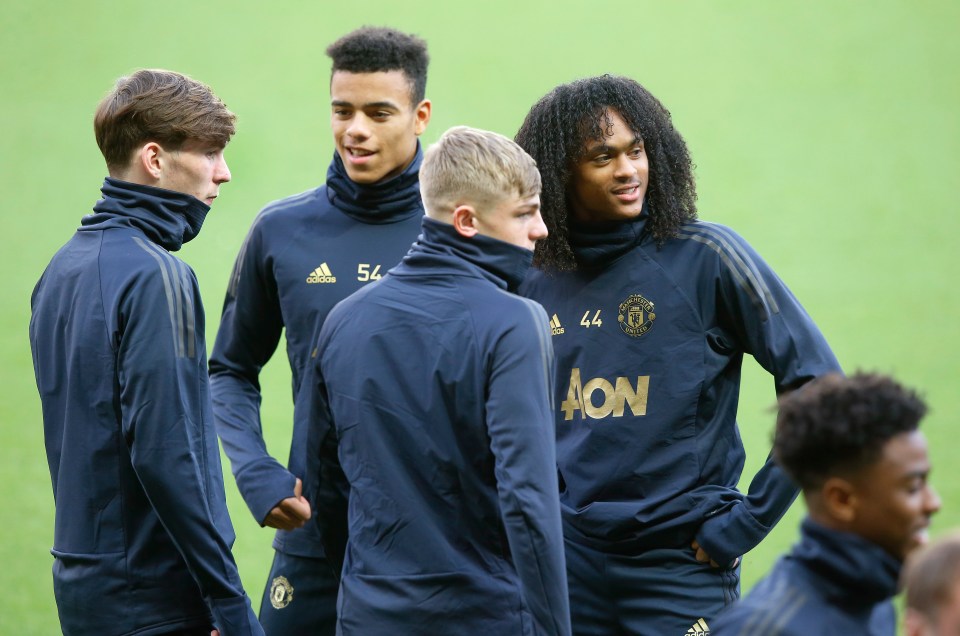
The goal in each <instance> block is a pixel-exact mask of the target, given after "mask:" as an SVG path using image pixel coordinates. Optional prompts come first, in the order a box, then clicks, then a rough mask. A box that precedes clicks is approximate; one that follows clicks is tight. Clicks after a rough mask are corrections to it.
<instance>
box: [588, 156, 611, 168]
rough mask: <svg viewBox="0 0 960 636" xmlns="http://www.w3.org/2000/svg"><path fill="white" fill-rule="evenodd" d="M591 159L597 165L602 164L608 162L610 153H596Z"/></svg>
mask: <svg viewBox="0 0 960 636" xmlns="http://www.w3.org/2000/svg"><path fill="white" fill-rule="evenodd" d="M591 161H592V162H593V163H595V164H597V165H598V166H602V165H604V164H605V163H608V162H609V161H610V155H608V154H602V155H596V156H594V157H593V159H591Z"/></svg>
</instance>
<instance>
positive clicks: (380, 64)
mask: <svg viewBox="0 0 960 636" xmlns="http://www.w3.org/2000/svg"><path fill="white" fill-rule="evenodd" d="M327 55H328V56H330V58H331V59H333V68H332V70H331V74H332V73H336V72H337V71H345V72H347V73H377V72H388V71H402V72H403V73H404V75H406V77H407V80H408V81H409V82H410V95H411V100H410V103H411V105H413V106H416V105H417V104H419V103H420V102H421V101H423V98H424V96H425V95H426V91H427V66H428V64H429V63H430V57H429V56H428V55H427V43H426V42H424V41H423V40H421V39H420V38H418V37H416V36H414V35H409V34H406V33H401V32H400V31H396V30H394V29H389V28H384V27H369V26H367V27H362V28H360V29H357V30H356V31H352V32H351V33H348V34H347V35H345V36H343V37H342V38H340V39H339V40H337V41H336V42H334V43H333V44H331V45H330V46H328V47H327Z"/></svg>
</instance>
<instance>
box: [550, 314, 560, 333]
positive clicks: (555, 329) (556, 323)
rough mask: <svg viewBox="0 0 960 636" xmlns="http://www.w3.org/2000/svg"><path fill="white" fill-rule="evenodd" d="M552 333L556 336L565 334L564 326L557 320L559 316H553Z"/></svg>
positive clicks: (551, 321)
mask: <svg viewBox="0 0 960 636" xmlns="http://www.w3.org/2000/svg"><path fill="white" fill-rule="evenodd" d="M550 332H551V333H552V334H553V335H555V336H559V335H560V334H562V333H563V325H561V324H560V319H559V318H557V314H553V318H551V319H550Z"/></svg>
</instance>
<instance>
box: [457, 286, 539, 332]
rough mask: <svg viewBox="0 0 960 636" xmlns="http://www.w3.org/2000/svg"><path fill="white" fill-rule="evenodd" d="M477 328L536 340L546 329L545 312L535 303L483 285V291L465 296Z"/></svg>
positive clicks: (494, 287)
mask: <svg viewBox="0 0 960 636" xmlns="http://www.w3.org/2000/svg"><path fill="white" fill-rule="evenodd" d="M465 298H466V299H467V300H468V303H469V305H470V311H471V313H472V314H473V315H474V322H475V324H477V326H478V328H479V329H481V330H485V331H488V332H491V333H496V334H504V333H514V334H517V335H518V336H520V337H522V338H523V337H535V336H540V335H542V334H545V333H547V331H548V330H549V327H548V323H549V319H548V318H547V312H546V310H544V308H543V306H542V305H541V304H540V303H538V302H537V301H535V300H531V299H530V298H524V297H523V296H518V295H517V294H514V293H511V292H508V291H506V290H503V289H500V288H499V287H496V286H494V285H483V286H482V291H480V290H478V291H477V292H476V293H468V294H466V295H465Z"/></svg>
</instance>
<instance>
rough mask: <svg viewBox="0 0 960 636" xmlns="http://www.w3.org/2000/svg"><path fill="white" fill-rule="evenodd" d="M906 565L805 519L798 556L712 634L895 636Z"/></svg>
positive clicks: (786, 560)
mask: <svg viewBox="0 0 960 636" xmlns="http://www.w3.org/2000/svg"><path fill="white" fill-rule="evenodd" d="M900 567H901V563H900V561H899V560H897V559H895V558H894V557H892V556H890V555H889V554H887V552H886V551H885V550H884V549H883V548H881V547H880V546H878V545H876V544H875V543H871V542H870V541H867V540H866V539H864V538H862V537H860V536H857V535H855V534H850V533H846V532H837V531H835V530H829V529H827V528H825V527H823V526H821V525H819V524H817V523H814V522H813V521H811V520H810V519H809V518H808V519H805V520H804V522H803V525H802V527H801V537H800V542H799V543H797V545H796V546H794V548H793V551H792V552H791V553H790V554H788V555H787V556H785V557H783V558H781V559H780V560H779V561H778V562H777V563H776V565H774V566H773V569H772V570H771V571H770V573H769V574H768V575H767V576H766V577H764V579H763V580H761V581H760V582H759V583H757V585H756V586H755V587H754V588H753V590H751V591H750V594H748V595H747V596H746V598H744V599H742V600H740V601H738V602H737V603H734V604H733V605H731V606H730V607H729V608H728V609H726V610H724V611H723V612H722V613H721V614H720V615H719V616H718V617H717V619H716V620H715V621H713V623H712V625H711V628H712V630H711V634H714V636H809V635H810V634H816V635H817V636H849V635H850V634H857V636H893V635H894V634H895V633H896V631H897V620H896V613H895V611H894V609H893V603H892V602H891V599H892V598H893V596H894V595H895V594H896V593H897V580H898V578H899V575H900Z"/></svg>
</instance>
